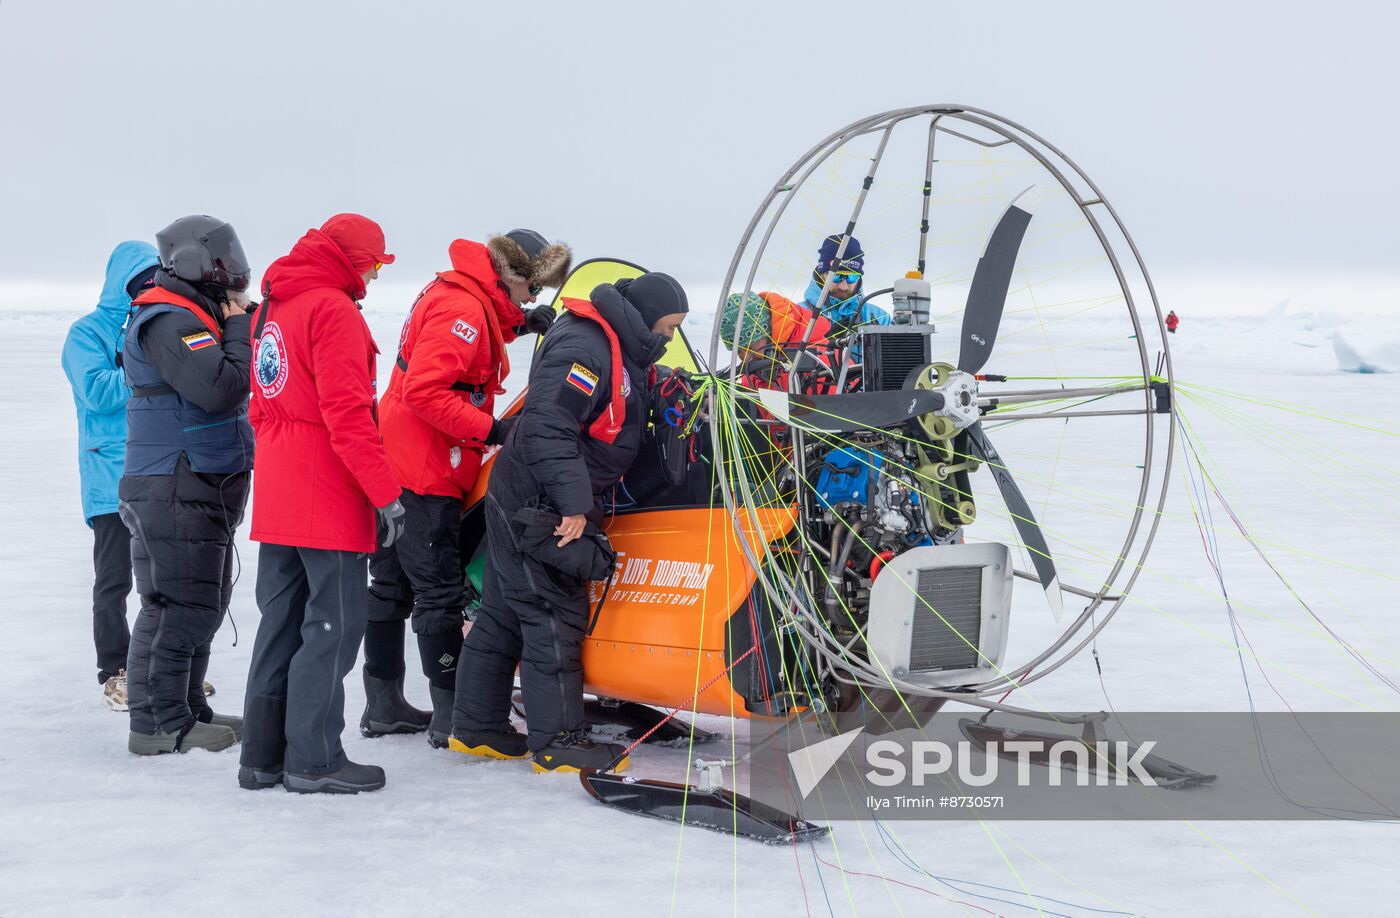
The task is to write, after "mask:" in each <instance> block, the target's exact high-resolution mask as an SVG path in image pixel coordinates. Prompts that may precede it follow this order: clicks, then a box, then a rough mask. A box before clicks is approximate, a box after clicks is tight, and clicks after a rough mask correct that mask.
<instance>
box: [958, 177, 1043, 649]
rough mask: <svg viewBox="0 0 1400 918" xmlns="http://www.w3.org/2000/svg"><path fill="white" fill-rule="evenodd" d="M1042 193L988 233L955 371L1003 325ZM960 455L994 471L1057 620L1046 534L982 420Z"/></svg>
mask: <svg viewBox="0 0 1400 918" xmlns="http://www.w3.org/2000/svg"><path fill="white" fill-rule="evenodd" d="M1042 197H1043V195H1042V194H1041V192H1040V191H1039V190H1038V189H1037V188H1036V187H1035V186H1034V185H1032V186H1031V187H1029V188H1027V189H1026V190H1025V191H1023V192H1021V193H1020V194H1018V195H1017V196H1016V197H1015V199H1014V200H1012V202H1011V203H1010V204H1009V205H1007V208H1006V210H1005V211H1004V212H1003V213H1002V215H1001V219H1000V220H998V221H997V225H996V227H995V228H994V229H993V230H992V235H991V236H990V237H988V239H987V245H986V248H984V249H983V250H982V257H981V258H979V259H978V260H977V269H976V270H975V271H974V272H973V274H972V286H971V287H969V288H968V291H967V306H966V308H965V309H964V310H963V323H962V345H961V347H960V348H959V351H958V369H959V370H961V371H963V372H964V373H969V374H972V375H976V374H977V373H978V372H979V371H980V370H981V369H982V368H983V367H984V366H986V364H987V360H988V359H989V358H990V357H991V356H992V347H993V346H995V344H996V340H997V330H998V329H999V328H1000V327H1001V316H1002V312H1003V311H1004V310H1005V308H1006V292H1007V290H1008V289H1010V287H1011V272H1012V270H1013V269H1014V268H1015V267H1016V253H1017V252H1018V251H1019V250H1020V248H1021V240H1022V239H1024V238H1025V235H1026V228H1027V227H1028V226H1030V222H1031V217H1032V216H1034V215H1035V210H1036V207H1038V206H1039V204H1040V201H1041V198H1042ZM962 439H963V441H964V443H965V448H964V449H962V450H959V452H962V453H964V454H968V453H970V454H972V455H975V456H977V457H978V458H979V459H981V460H982V462H983V463H984V464H985V465H986V466H987V469H988V470H989V471H990V472H991V473H992V478H993V480H995V481H996V483H997V490H999V491H1000V492H1001V499H1002V500H1003V501H1004V502H1005V503H1006V509H1007V510H1009V511H1010V512H1011V519H1012V520H1013V521H1014V522H1015V524H1016V532H1017V533H1019V534H1020V536H1021V543H1022V544H1023V545H1025V546H1026V551H1028V552H1029V553H1030V556H1031V563H1032V564H1033V565H1034V566H1035V572H1036V576H1038V577H1039V578H1040V585H1041V587H1043V588H1044V590H1045V599H1046V601H1047V602H1049V603H1050V612H1051V614H1052V615H1054V616H1055V621H1057V622H1058V621H1059V620H1060V618H1061V617H1062V616H1063V615H1064V612H1065V606H1064V598H1063V597H1062V596H1061V595H1060V578H1059V574H1058V573H1056V571H1055V560H1054V558H1052V557H1051V555H1050V546H1049V545H1048V544H1046V542H1045V533H1043V532H1042V531H1041V529H1040V524H1039V523H1037V522H1036V519H1035V514H1034V513H1032V512H1031V507H1030V504H1029V503H1027V502H1026V496H1025V495H1024V494H1022V493H1021V489H1020V488H1019V487H1018V486H1017V484H1016V479H1014V478H1012V477H1011V470H1010V469H1008V468H1007V467H1006V463H1005V462H1003V461H1002V459H1001V455H1000V454H999V453H998V452H997V451H996V447H994V446H992V441H991V440H990V439H988V437H987V432H986V431H985V430H983V429H982V422H981V421H978V422H977V423H975V424H973V425H971V426H970V427H968V428H967V429H966V430H965V431H963V434H962Z"/></svg>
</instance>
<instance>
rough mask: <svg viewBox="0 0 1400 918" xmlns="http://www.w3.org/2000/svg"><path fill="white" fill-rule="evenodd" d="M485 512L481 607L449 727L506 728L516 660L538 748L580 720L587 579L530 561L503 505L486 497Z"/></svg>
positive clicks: (531, 741) (469, 637)
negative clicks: (511, 527)
mask: <svg viewBox="0 0 1400 918" xmlns="http://www.w3.org/2000/svg"><path fill="white" fill-rule="evenodd" d="M486 514H487V522H486V546H487V552H486V574H485V577H484V580H483V583H482V593H483V594H484V595H483V597H482V609H481V611H480V612H479V613H478V614H477V617H476V622H475V624H473V625H472V629H471V631H469V632H467V640H466V643H465V644H464V645H463V647H462V665H461V666H459V667H458V669H457V699H456V705H455V708H454V710H453V716H452V727H453V730H454V731H486V730H492V731H504V730H508V729H509V728H510V696H511V689H512V686H513V684H514V680H515V668H516V665H517V664H518V665H519V666H520V691H521V696H522V698H523V700H524V702H525V716H526V720H527V722H528V723H529V729H530V733H529V738H528V741H529V745H530V749H531V750H535V751H537V750H540V749H543V748H544V747H545V746H547V745H548V744H549V742H550V740H552V739H554V737H555V736H556V735H557V734H559V733H563V732H567V731H570V730H576V729H578V728H579V727H581V726H583V637H584V629H585V628H586V627H587V625H588V582H587V581H585V580H579V579H576V578H573V577H569V576H568V575H565V574H562V573H559V572H558V571H552V570H551V569H549V568H545V567H542V566H541V565H539V564H536V563H534V562H533V561H532V562H530V563H529V566H528V568H527V559H526V558H525V556H524V555H523V554H522V553H521V552H520V551H519V550H518V549H517V548H516V546H515V541H514V540H513V539H512V537H511V530H510V523H509V519H510V517H509V516H508V514H507V511H506V510H504V509H503V508H502V507H501V505H500V504H498V503H497V502H496V501H495V500H494V499H493V498H491V497H487V499H486ZM527 571H528V573H527Z"/></svg>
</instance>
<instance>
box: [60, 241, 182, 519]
mask: <svg viewBox="0 0 1400 918" xmlns="http://www.w3.org/2000/svg"><path fill="white" fill-rule="evenodd" d="M158 263H159V258H158V257H157V256H156V250H155V247H154V246H151V245H149V244H148V243H145V242H123V243H121V244H120V245H118V246H117V247H116V248H115V249H113V250H112V257H111V258H109V259H108V260H107V280H106V281H105V282H104V283H103V285H102V297H101V298H100V299H99V300H98V301H97V308H96V309H94V310H93V311H92V312H90V313H89V314H87V315H85V316H83V317H82V318H81V319H79V320H78V321H76V322H74V323H73V327H72V328H70V329H68V337H67V339H66V340H65V341H64V342H63V372H64V373H66V374H67V375H68V383H69V385H71V386H72V387H73V402H74V404H76V405H77V408H78V475H79V477H80V478H81V479H82V488H83V517H84V519H86V520H87V521H88V525H89V526H91V525H92V518H93V517H94V516H100V515H102V514H104V513H116V512H117V481H118V480H119V479H120V478H121V477H122V462H123V461H124V459H125V457H126V400H127V398H128V397H130V395H131V390H129V389H128V388H127V387H126V380H125V378H123V376H122V371H121V367H119V366H117V351H118V350H119V348H120V347H121V339H122V326H123V325H125V324H126V318H127V313H128V312H129V311H130V309H131V297H130V296H128V295H127V293H126V285H127V284H128V283H130V282H131V279H132V278H133V277H135V276H136V275H138V274H140V273H141V272H142V271H144V270H146V269H147V268H150V267H151V266H153V265H155V264H158Z"/></svg>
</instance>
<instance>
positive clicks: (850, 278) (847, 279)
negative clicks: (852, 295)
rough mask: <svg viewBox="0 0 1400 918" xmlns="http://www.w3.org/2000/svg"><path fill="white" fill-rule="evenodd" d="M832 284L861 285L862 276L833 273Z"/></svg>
mask: <svg viewBox="0 0 1400 918" xmlns="http://www.w3.org/2000/svg"><path fill="white" fill-rule="evenodd" d="M831 282H832V283H833V284H858V283H860V275H859V274H836V273H834V272H833V273H832V275H831Z"/></svg>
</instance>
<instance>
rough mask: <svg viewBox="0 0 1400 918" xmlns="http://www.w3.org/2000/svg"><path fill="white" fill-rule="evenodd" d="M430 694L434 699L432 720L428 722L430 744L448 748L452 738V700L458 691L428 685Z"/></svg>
mask: <svg viewBox="0 0 1400 918" xmlns="http://www.w3.org/2000/svg"><path fill="white" fill-rule="evenodd" d="M428 695H429V696H430V697H431V698H432V699H433V714H432V721H431V722H430V723H429V724H428V745H429V746H432V747H433V748H434V749H446V748H447V744H448V742H449V741H451V739H452V702H453V700H454V699H456V697H457V692H456V691H455V690H453V689H450V688H442V687H441V686H437V685H429V686H428Z"/></svg>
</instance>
